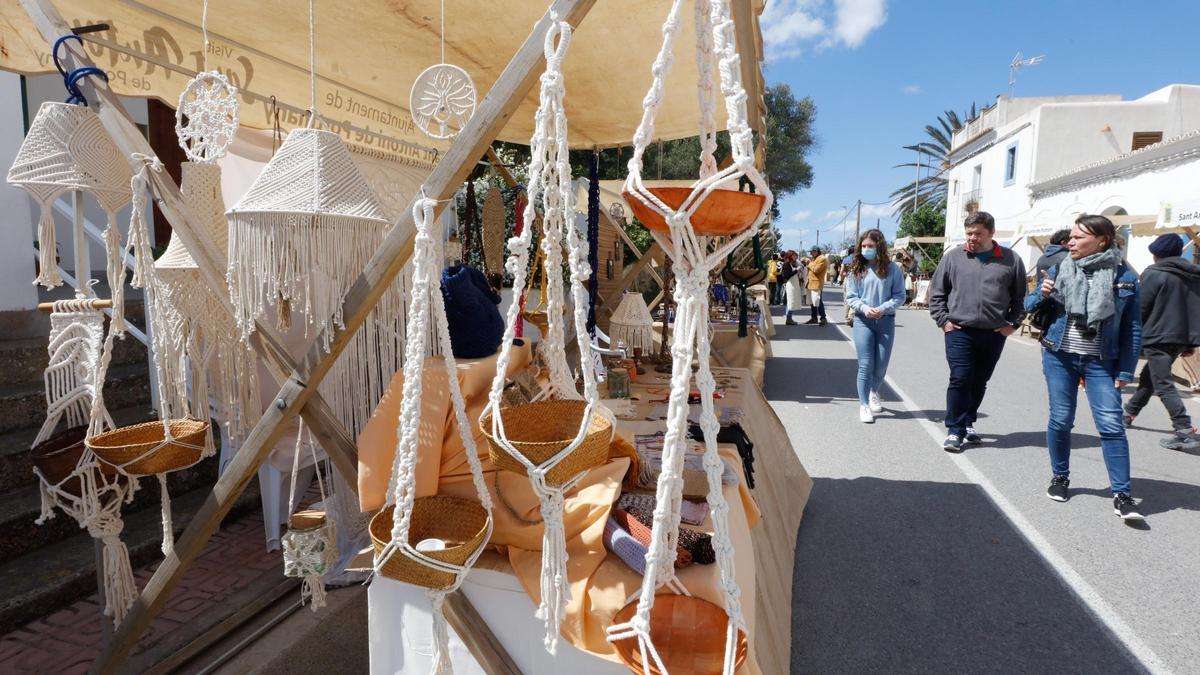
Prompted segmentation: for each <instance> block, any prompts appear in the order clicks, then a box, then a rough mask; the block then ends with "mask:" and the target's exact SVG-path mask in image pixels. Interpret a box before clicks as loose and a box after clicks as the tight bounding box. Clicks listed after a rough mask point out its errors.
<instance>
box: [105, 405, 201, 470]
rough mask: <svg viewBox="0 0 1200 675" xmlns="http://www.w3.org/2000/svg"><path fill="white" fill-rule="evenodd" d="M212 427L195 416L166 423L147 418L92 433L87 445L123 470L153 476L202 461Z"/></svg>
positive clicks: (113, 465)
mask: <svg viewBox="0 0 1200 675" xmlns="http://www.w3.org/2000/svg"><path fill="white" fill-rule="evenodd" d="M168 429H169V430H170V438H168V437H167V430H168ZM208 431H209V429H208V422H204V421H201V420H194V419H179V420H171V421H170V422H169V423H168V425H167V426H166V427H164V425H163V423H162V422H143V423H141V424H134V425H133V426H128V427H120V428H119V429H113V430H112V431H106V432H104V433H100V434H96V435H95V436H91V437H89V438H88V439H87V447H88V449H90V450H91V451H92V452H94V453H96V457H99V458H100V461H102V462H104V463H105V464H108V465H110V466H112V467H114V468H116V469H119V470H120V471H121V472H122V473H125V474H127V475H130V476H150V475H153V474H159V473H168V472H171V471H178V470H179V469H185V468H187V467H189V466H191V465H193V464H195V463H196V462H199V461H200V459H201V455H202V454H203V453H204V448H205V439H206V438H207V437H208Z"/></svg>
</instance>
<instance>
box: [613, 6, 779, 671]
mask: <svg viewBox="0 0 1200 675" xmlns="http://www.w3.org/2000/svg"><path fill="white" fill-rule="evenodd" d="M683 4H684V3H683V0H674V2H673V3H672V5H671V11H670V14H669V15H668V17H667V20H666V22H665V23H664V24H663V44H662V48H661V50H660V52H659V54H658V57H657V58H656V60H655V62H654V65H653V67H652V72H653V81H652V83H651V85H650V90H649V92H648V93H647V94H646V98H645V103H646V106H645V110H644V112H643V114H642V120H641V123H640V124H639V126H638V130H637V133H636V134H635V135H634V152H633V158H632V159H630V160H629V177H628V178H627V179H626V181H625V186H624V194H625V198H626V201H628V202H629V204H630V206H631V207H632V208H633V210H634V213H635V215H637V217H638V219H639V220H641V221H642V222H643V223H645V224H646V225H647V227H649V228H650V229H651V232H652V233H653V235H654V237H655V239H656V240H658V241H659V242H660V243H661V244H662V245H663V248H664V250H666V252H667V254H668V255H669V256H670V257H671V258H672V260H673V261H674V264H675V276H676V286H675V293H674V297H675V305H676V313H675V325H674V340H673V347H672V352H673V357H674V359H673V361H672V371H671V393H670V397H669V402H668V409H667V429H666V436H665V439H664V447H663V460H662V461H663V466H662V473H661V474H660V475H659V478H658V486H657V494H656V499H657V503H656V506H655V509H654V522H653V528H652V530H653V534H652V539H651V543H650V552H649V554H648V555H647V557H646V574H645V576H644V578H643V583H642V587H641V590H640V593H639V595H640V597H638V599H637V605H636V610H634V611H633V612H632V614H631V615H629V616H628V620H624V621H621V622H620V623H617V624H616V625H613V626H611V627H609V629H608V639H609V640H610V641H612V642H614V643H617V644H615V645H614V646H615V647H616V648H617V651H618V653H619V654H620V655H621V657H622V660H624V661H625V662H626V663H627V664H630V665H633V666H634V667H635V668H639V669H641V670H643V671H644V672H645V671H649V670H651V669H652V668H656V669H657V670H658V672H661V673H665V672H667V663H671V662H674V659H676V658H679V659H681V660H688V659H690V658H691V656H692V655H691V654H682V653H672V652H671V651H669V650H666V649H664V650H663V651H662V652H661V653H660V651H659V649H657V648H656V647H655V644H654V642H653V640H652V633H653V632H654V628H656V627H659V630H662V628H661V627H662V626H665V625H666V624H667V623H668V622H667V621H666V620H665V619H666V618H667V617H665V616H663V612H671V611H677V607H678V606H679V605H680V604H681V603H692V604H697V603H700V602H703V601H699V600H695V599H688V600H685V599H683V598H671V599H670V602H669V603H666V602H664V603H662V607H661V608H660V611H659V612H655V611H654V610H655V593H656V592H657V591H658V590H659V589H660V588H661V587H662V586H664V585H667V584H672V585H675V584H676V582H677V579H676V577H675V571H674V567H673V564H672V562H673V560H674V557H675V556H674V552H675V548H676V544H677V542H678V538H679V520H680V504H681V501H682V497H683V494H682V484H683V483H682V480H680V477H681V475H682V474H681V471H682V468H683V460H684V454H685V450H686V447H687V444H688V438H687V426H688V409H689V406H688V394H689V392H690V390H691V386H690V385H691V377H692V372H691V371H692V361H693V358H695V360H696V362H697V364H698V372H697V374H696V379H697V385H698V388H699V391H700V403H701V414H700V427H701V429H703V431H704V437H705V450H704V468H705V472H706V474H707V476H708V504H709V507H710V509H711V511H712V521H713V529H714V534H713V540H712V543H713V549H714V551H715V552H716V558H717V564H718V566H719V568H720V576H719V585H720V589H721V595H722V599H723V604H724V612H725V614H726V616H727V617H728V621H727V622H726V627H725V641H724V661H723V664H724V665H723V668H722V670H723V672H724V673H725V675H732V673H733V672H734V671H735V670H736V668H737V666H738V665H739V664H740V662H741V660H743V659H744V658H745V649H746V647H745V645H746V635H745V630H746V622H745V617H744V616H743V615H742V607H741V601H740V595H741V592H740V590H739V588H738V586H737V582H736V579H735V577H734V565H733V562H734V560H733V543H732V541H731V539H730V534H729V523H728V511H729V505H728V503H726V500H725V497H724V493H723V491H722V483H721V476H722V473H723V472H724V469H725V463H724V462H723V461H722V460H721V458H720V456H719V455H718V454H717V443H716V438H717V431H718V429H719V424H718V422H717V418H716V415H715V414H714V412H713V392H714V390H715V388H716V383H715V381H714V380H713V375H712V372H711V366H710V363H709V360H710V344H709V328H708V275H709V271H710V270H712V269H714V268H716V267H717V266H718V265H720V264H721V262H722V261H723V259H724V258H725V256H726V254H727V253H729V252H730V251H732V250H733V249H734V248H736V247H737V245H739V244H740V243H741V242H742V241H744V240H745V239H746V238H748V237H749V236H750V235H751V234H753V232H754V231H755V229H756V227H757V225H758V223H760V222H761V221H762V218H763V217H764V216H765V215H766V211H767V209H768V208H769V206H770V204H771V192H770V190H769V189H768V188H767V185H766V182H765V180H764V179H763V177H762V175H761V174H760V173H759V171H758V170H757V168H756V167H755V166H754V154H753V137H752V134H751V131H750V128H749V126H748V125H747V123H746V93H745V90H744V89H743V88H742V84H741V79H740V77H741V68H740V66H739V57H738V55H737V50H736V43H735V39H734V24H733V20H732V18H731V17H730V7H729V0H699V1H697V2H696V14H695V16H696V43H697V44H696V60H697V66H698V71H699V82H698V85H699V87H698V89H699V99H700V115H701V117H700V139H701V148H702V155H701V157H702V161H701V166H700V178H699V180H697V181H696V182H695V183H694V184H693V185H692V187H690V188H647V187H646V186H645V185H644V184H643V183H642V158H643V154H644V153H645V150H646V147H647V145H648V144H649V143H650V142H651V140H652V139H653V138H654V136H655V133H654V120H655V117H656V115H657V113H658V108H659V105H660V103H661V101H662V100H663V96H662V92H663V86H664V80H665V78H666V76H667V72H668V71H669V67H670V63H671V59H672V55H671V52H672V48H673V46H674V41H675V37H676V35H677V34H678V33H679V29H680V14H681V10H682V7H683ZM714 60H715V61H717V63H718V66H719V67H718V69H717V70H718V71H719V79H718V77H717V75H716V73H715V72H714V68H713V66H714ZM718 83H719V85H720V89H721V92H722V94H723V96H724V99H725V111H726V116H727V119H728V126H729V137H730V141H731V145H732V150H733V153H732V155H733V157H732V162H731V163H730V164H729V166H728V167H726V168H725V169H720V170H718V168H717V164H716V160H715V158H714V156H713V154H714V152H715V150H716V121H715V108H716V85H717V84H718ZM743 176H744V177H746V178H748V179H749V180H750V182H751V184H753V185H754V187H755V188H756V190H757V192H738V191H735V190H728V189H723V188H721V187H720V185H721V184H722V183H725V182H730V181H736V180H737V179H739V178H741V177H743ZM714 235H715V236H728V237H729V238H728V239H727V240H726V241H724V242H723V243H720V242H716V245H715V247H713V250H712V251H711V252H710V244H712V243H714V242H711V241H710V240H709V239H708V237H709V236H714ZM668 604H669V605H670V607H668ZM656 617H657V620H655V618H656ZM622 618H624V617H622ZM629 638H636V639H637V643H636V644H637V648H636V649H631V648H630V646H629V644H628V643H625V644H621V641H625V640H627V639H629ZM662 644H665V643H662ZM664 656H665V657H666V658H665V659H664Z"/></svg>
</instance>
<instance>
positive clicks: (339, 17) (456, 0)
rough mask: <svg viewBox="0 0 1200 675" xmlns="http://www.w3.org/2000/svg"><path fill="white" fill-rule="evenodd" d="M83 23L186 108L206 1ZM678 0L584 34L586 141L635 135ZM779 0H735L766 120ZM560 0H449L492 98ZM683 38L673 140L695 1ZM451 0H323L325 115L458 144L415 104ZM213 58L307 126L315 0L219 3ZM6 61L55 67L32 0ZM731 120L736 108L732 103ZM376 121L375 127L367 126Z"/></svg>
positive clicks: (116, 68) (603, 7) (119, 82)
mask: <svg viewBox="0 0 1200 675" xmlns="http://www.w3.org/2000/svg"><path fill="white" fill-rule="evenodd" d="M48 1H49V2H50V4H52V5H54V7H55V8H56V9H57V10H58V11H59V12H61V13H62V15H63V16H64V17H65V18H66V20H67V21H68V22H69V23H71V24H72V25H73V26H84V25H92V24H97V23H105V24H108V25H109V28H108V30H103V31H99V32H93V33H88V34H86V35H84V36H83V39H84V40H85V41H86V42H87V44H88V51H89V53H90V55H91V56H92V58H93V59H94V60H95V61H96V62H97V64H98V65H100V66H101V67H103V68H105V69H106V70H107V71H108V72H109V75H110V82H111V86H112V87H113V89H114V90H115V91H116V92H117V93H119V94H121V95H125V96H145V97H157V98H160V99H162V100H163V101H165V102H167V103H168V104H170V105H171V106H175V105H176V103H177V101H178V98H179V93H180V91H181V90H182V89H183V87H184V85H185V84H186V83H187V81H188V80H189V79H190V78H191V76H192V74H193V73H195V72H196V71H198V70H200V69H201V68H202V59H201V57H202V55H203V51H204V50H203V39H202V37H201V32H200V14H201V0H154V2H144V1H140V0H48ZM670 4H671V3H670V2H667V1H666V0H603V1H602V2H597V3H596V4H595V6H594V7H593V8H592V10H591V11H590V13H589V14H588V16H587V18H586V19H585V20H584V21H583V22H582V23H581V24H580V26H579V29H578V31H577V32H576V33H575V34H574V36H573V37H572V40H571V53H570V56H569V57H568V58H567V59H566V61H565V62H564V67H563V71H564V75H565V82H566V87H567V97H566V111H567V117H568V119H569V120H570V125H571V142H572V145H573V146H575V147H588V148H590V147H594V146H602V147H603V146H614V145H619V144H625V145H628V144H629V143H630V141H631V139H632V137H633V134H634V131H635V130H636V128H637V124H638V122H639V121H640V119H641V114H642V97H643V96H644V95H645V93H646V90H647V89H648V87H649V85H650V78H651V73H650V67H651V64H652V63H653V62H654V59H655V56H656V55H657V52H658V49H659V47H660V45H661V42H662V32H661V28H662V23H663V20H664V19H665V17H666V15H667V12H668V10H669V8H670ZM764 5H765V0H734V2H733V16H734V19H735V22H736V32H737V37H738V47H739V51H740V52H741V55H742V64H741V66H742V78H743V82H744V85H745V87H746V89H747V94H748V95H749V102H750V104H749V109H748V114H749V121H750V125H751V128H754V129H758V130H760V131H761V129H762V119H763V114H764V111H765V108H764V104H763V99H762V91H763V78H762V71H761V68H760V64H761V60H762V36H761V32H760V30H759V23H758V19H759V14H760V13H761V12H762V9H763V7H764ZM548 7H549V2H548V0H547V1H546V2H542V1H537V0H526V1H523V2H487V3H481V2H467V1H466V0H448V1H447V2H445V12H446V16H445V27H446V36H445V37H446V41H445V61H446V62H448V63H452V64H455V65H457V66H459V67H461V68H463V69H465V70H466V71H467V72H468V73H469V74H470V75H471V77H472V79H473V80H474V82H475V86H476V89H477V92H478V96H479V98H480V99H482V97H483V96H484V95H486V94H487V92H488V91H489V89H490V88H491V87H492V85H493V84H494V83H495V81H496V79H497V78H498V77H499V76H500V73H501V71H502V70H503V68H504V66H505V64H506V63H508V61H509V59H510V58H511V57H512V56H513V54H515V53H516V51H517V49H518V47H519V46H520V45H521V42H522V41H523V40H524V39H525V37H526V36H527V35H528V34H529V30H530V28H531V27H532V26H533V25H534V23H535V22H536V21H537V20H538V18H539V17H541V16H542V15H543V14H544V13H545V12H546V11H547V8H548ZM685 14H686V19H685V21H684V22H683V24H684V28H683V31H682V33H681V34H680V35H679V37H678V40H677V42H676V45H675V60H674V65H673V67H672V70H671V74H670V76H669V77H668V78H667V81H666V88H665V91H664V101H663V104H662V108H661V111H660V113H659V115H658V118H657V122H656V131H657V138H659V139H672V138H684V137H688V136H695V135H696V133H697V129H698V120H699V115H700V113H699V103H698V100H699V97H698V96H697V94H696V81H697V65H696V58H695V36H694V24H693V21H692V12H690V11H688V12H685ZM440 21H441V10H440V2H439V0H409V1H397V0H355V2H353V3H342V2H332V1H330V0H318V1H317V2H316V59H317V72H318V74H319V82H318V84H317V99H318V109H319V113H320V115H321V116H322V117H323V118H325V119H326V120H327V121H328V122H329V126H330V128H332V129H334V130H336V131H339V132H340V133H342V135H343V137H344V138H346V139H347V140H349V141H351V142H354V143H357V144H360V145H367V146H375V147H381V149H383V150H385V151H389V152H394V153H399V154H401V155H404V156H407V157H411V158H412V159H413V160H414V161H419V162H428V161H430V159H432V157H433V153H432V149H438V148H444V147H446V143H445V142H444V141H442V142H439V141H434V140H433V139H431V138H428V137H426V136H424V135H423V134H422V133H421V132H420V131H419V130H418V129H417V128H416V126H415V125H414V123H413V121H412V118H411V116H410V115H409V111H408V96H409V90H410V89H411V87H412V84H413V82H414V80H415V79H416V78H417V76H418V75H419V74H420V73H421V72H422V71H423V70H425V68H427V67H428V66H430V65H433V64H435V63H438V62H440V61H441V60H442V57H441V43H440V39H439V34H440V28H439V25H440ZM208 33H209V50H208V51H209V58H208V64H209V68H210V69H217V70H220V71H222V72H223V73H225V74H227V75H228V76H229V78H230V79H231V81H232V82H233V83H234V84H236V85H237V86H239V87H240V88H241V90H242V97H243V105H242V111H241V119H242V123H243V124H246V125H249V126H253V127H258V128H270V127H271V126H272V118H273V115H272V96H274V97H275V99H276V100H277V101H278V103H279V106H280V107H279V112H280V113H281V122H282V125H283V126H284V127H285V128H291V127H294V126H298V125H303V124H304V122H305V119H304V115H303V111H304V110H305V109H307V108H308V107H309V105H310V98H311V97H310V92H309V74H308V73H309V49H308V48H309V45H308V12H307V3H304V2H297V1H296V0H256V1H255V2H230V1H228V0H226V1H225V2H220V1H214V2H211V3H210V7H209V12H208ZM0 45H3V46H4V48H3V49H0V69H3V70H9V71H15V72H19V73H25V74H35V73H50V72H54V64H53V61H52V59H51V56H50V49H49V45H47V44H46V43H45V41H44V40H43V39H42V37H41V35H40V33H39V32H38V31H37V29H36V28H35V27H34V25H33V23H32V22H31V21H30V19H29V17H28V16H27V15H26V13H25V10H24V9H23V8H22V5H21V4H20V3H19V2H17V1H16V0H8V1H7V2H4V3H0ZM536 107H537V89H536V87H535V88H534V89H533V90H531V91H530V93H529V95H528V96H526V98H525V100H524V102H523V103H522V105H521V107H520V108H519V109H518V110H517V111H516V112H515V113H514V114H513V115H512V117H511V118H510V119H509V121H508V124H507V126H506V127H505V128H504V130H503V131H502V132H501V133H500V136H499V139H500V140H505V141H511V142H516V143H522V144H527V143H528V142H529V139H530V136H531V134H532V130H533V113H534V110H535V109H536ZM717 114H718V119H717V123H718V128H724V124H725V119H724V109H723V107H722V106H718V113H717ZM363 130H370V132H374V133H364V131H363Z"/></svg>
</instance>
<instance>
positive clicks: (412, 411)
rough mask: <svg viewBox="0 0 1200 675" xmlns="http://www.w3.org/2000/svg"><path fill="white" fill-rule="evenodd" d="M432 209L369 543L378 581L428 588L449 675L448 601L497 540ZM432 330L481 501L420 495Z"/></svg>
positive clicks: (440, 663) (430, 203) (439, 659)
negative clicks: (391, 447)
mask: <svg viewBox="0 0 1200 675" xmlns="http://www.w3.org/2000/svg"><path fill="white" fill-rule="evenodd" d="M435 204H436V202H435V201H434V200H432V199H428V198H422V199H419V200H417V201H416V202H415V203H414V204H413V221H414V223H415V224H416V240H415V243H414V245H413V280H412V296H411V300H410V304H409V312H410V313H409V332H408V335H409V339H408V341H407V342H406V343H405V354H404V389H403V393H402V394H401V402H400V418H399V421H398V424H397V429H396V438H397V447H396V457H395V460H394V463H393V465H392V477H391V484H390V485H389V491H388V492H389V502H390V503H389V504H388V505H387V506H385V507H384V508H383V509H382V510H381V511H380V512H379V513H378V514H376V515H375V517H374V518H372V519H371V539H372V541H373V543H374V546H375V573H376V574H382V575H384V576H386V577H389V578H392V579H397V580H400V581H404V582H407V583H411V584H416V585H418V586H423V587H425V588H426V590H427V593H428V594H429V598H430V600H431V602H432V604H433V638H434V653H433V659H434V664H433V669H432V672H434V673H446V672H449V671H450V638H449V631H448V628H447V625H446V619H445V615H444V613H443V602H444V600H445V597H446V595H447V594H448V593H452V592H454V591H455V590H456V589H457V588H458V587H459V585H460V584H461V583H462V581H463V579H465V578H466V575H467V572H468V571H470V569H471V567H472V566H473V565H474V564H475V560H476V559H477V558H478V557H479V554H480V553H482V552H483V548H484V546H485V545H486V544H487V542H488V540H489V539H490V538H491V536H492V500H491V496H490V495H489V494H488V491H487V485H486V484H485V483H484V481H483V467H482V466H481V464H480V462H479V451H478V449H477V447H476V445H475V438H474V436H473V435H472V434H471V433H470V426H469V422H468V420H467V411H466V409H467V406H466V402H465V400H464V399H463V395H462V389H461V387H460V385H459V381H458V366H457V364H456V363H455V359H454V353H453V350H452V349H451V347H450V327H449V323H448V322H447V320H446V306H445V302H444V300H443V298H442V292H441V285H440V284H441V277H442V251H441V242H442V237H441V233H440V232H439V231H438V228H437V226H436V225H435V220H434V217H433V209H434V206H435ZM431 321H432V324H433V325H432V326H430V322H431ZM431 329H432V332H433V334H434V338H435V339H436V341H437V344H438V345H439V346H440V351H441V356H442V363H443V365H444V366H445V369H446V378H447V384H448V385H449V388H450V399H451V402H452V404H453V408H454V416H455V420H456V421H457V423H458V431H459V434H460V436H461V439H462V443H463V448H464V452H465V454H466V456H467V463H468V464H469V465H470V469H471V480H472V482H473V484H474V486H475V492H476V494H477V495H478V497H479V501H478V502H475V501H471V500H469V499H462V498H460V497H452V496H449V495H434V496H429V497H417V496H416V467H417V446H418V441H419V439H418V434H419V432H420V424H421V407H422V405H423V403H422V400H421V399H422V384H423V373H424V369H425V359H426V356H427V355H428V353H429V347H430V344H429V342H428V340H429V336H430V332H431Z"/></svg>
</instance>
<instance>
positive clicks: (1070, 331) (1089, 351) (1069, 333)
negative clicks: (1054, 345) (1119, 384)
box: [1058, 274, 1100, 357]
mask: <svg viewBox="0 0 1200 675" xmlns="http://www.w3.org/2000/svg"><path fill="white" fill-rule="evenodd" d="M1087 283H1088V289H1089V290H1090V289H1091V287H1092V275H1090V274H1089V275H1087ZM1058 349H1059V351H1063V352H1070V353H1072V354H1085V355H1088V356H1097V357H1098V356H1100V333H1099V332H1097V333H1096V334H1094V335H1092V336H1091V339H1089V338H1087V337H1085V336H1084V334H1083V332H1082V331H1080V330H1079V326H1078V325H1076V323H1075V317H1074V316H1068V317H1067V329H1066V331H1064V332H1063V339H1062V344H1061V345H1060V346H1059V348H1058Z"/></svg>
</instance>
